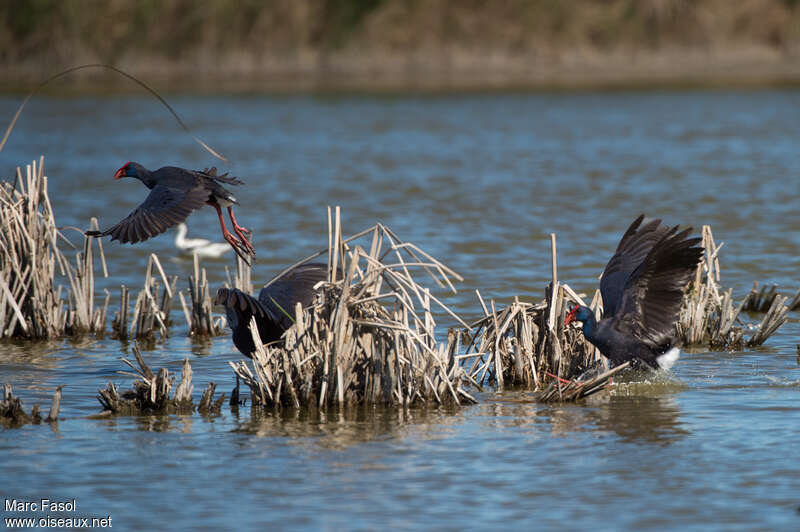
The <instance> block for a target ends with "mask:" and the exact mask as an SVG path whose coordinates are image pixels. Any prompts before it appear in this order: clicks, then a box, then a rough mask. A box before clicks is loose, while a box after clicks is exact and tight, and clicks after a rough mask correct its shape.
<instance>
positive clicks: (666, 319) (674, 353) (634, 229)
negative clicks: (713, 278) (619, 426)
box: [564, 215, 703, 368]
mask: <svg viewBox="0 0 800 532" xmlns="http://www.w3.org/2000/svg"><path fill="white" fill-rule="evenodd" d="M660 224H661V220H648V221H646V222H645V221H644V215H641V216H639V217H638V218H637V219H636V220H635V221H634V222H633V224H631V226H630V227H629V228H628V230H627V231H626V232H625V234H624V235H623V236H622V240H620V243H619V246H617V251H616V252H615V253H614V256H613V257H611V260H610V261H608V264H607V265H606V268H605V270H604V271H603V277H602V278H601V280H600V293H601V295H602V296H603V310H604V313H603V314H604V317H603V319H601V320H600V321H599V322H598V321H597V320H596V319H595V315H594V312H593V311H592V310H591V309H589V308H588V307H585V306H581V305H578V306H575V307H573V308H572V310H570V312H569V314H568V315H567V317H566V319H565V320H564V324H565V325H566V324H569V323H571V322H573V321H580V322H583V335H584V336H585V337H586V339H587V340H589V341H590V342H591V343H592V344H594V345H595V346H597V348H598V349H599V350H600V352H601V353H602V354H603V355H605V356H606V357H608V358H609V359H610V360H611V362H613V363H614V364H621V363H623V362H625V361H628V360H641V361H643V362H645V363H647V364H648V365H649V366H651V367H653V368H659V367H663V368H669V367H671V366H672V365H673V364H674V363H675V361H676V360H677V359H678V354H679V353H678V349H677V348H676V347H674V346H673V344H674V341H675V322H676V320H677V317H678V312H679V311H680V306H681V302H682V300H683V291H684V289H685V287H686V284H687V283H688V282H689V280H690V279H691V277H692V274H693V273H694V271H695V268H696V267H697V263H698V262H699V261H700V257H701V256H702V254H703V248H702V247H700V246H698V245H697V244H699V243H700V239H699V238H687V237H688V236H689V233H690V232H691V230H692V229H691V228H688V229H685V230H683V231H681V232H680V233H678V232H677V231H678V226H675V227H672V228H668V227H666V226H661V225H660Z"/></svg>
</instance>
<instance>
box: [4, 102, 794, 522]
mask: <svg viewBox="0 0 800 532" xmlns="http://www.w3.org/2000/svg"><path fill="white" fill-rule="evenodd" d="M168 99H169V101H170V102H171V103H172V105H173V106H174V107H175V108H176V110H177V111H178V112H179V113H180V114H181V115H182V116H183V118H184V119H185V121H186V122H187V123H188V124H189V125H190V126H191V127H192V129H193V132H194V133H195V134H197V135H198V136H199V137H200V138H202V139H204V140H205V141H207V142H208V143H210V144H211V145H212V146H213V147H214V148H215V149H217V150H219V151H221V152H222V153H223V154H225V155H226V156H227V157H228V158H229V159H230V161H231V163H230V164H218V166H220V167H221V168H222V169H224V170H226V171H230V172H231V173H232V174H234V175H237V176H240V177H241V178H242V179H243V180H244V181H246V185H245V186H241V187H237V188H236V189H235V190H234V193H235V194H236V195H237V197H238V199H239V201H240V203H241V207H240V208H239V209H238V217H239V219H240V220H241V221H242V222H244V223H245V224H246V225H248V226H252V227H253V228H254V229H255V237H254V243H255V245H256V248H257V249H258V252H259V260H258V262H257V264H256V265H255V267H254V271H253V280H254V282H255V283H256V284H257V285H258V284H262V283H263V282H265V281H267V280H268V279H269V278H270V277H271V276H272V275H273V274H275V273H277V272H278V271H280V270H281V269H282V268H283V267H284V266H286V265H288V264H291V263H293V262H295V261H296V260H298V259H300V258H302V257H304V256H306V255H308V254H310V253H312V252H314V251H316V250H318V249H320V248H323V247H326V246H327V220H326V206H328V205H341V206H342V213H343V214H342V215H343V224H344V230H345V233H354V232H356V231H358V230H361V229H364V228H366V227H368V226H370V225H372V224H374V223H375V222H376V221H381V222H383V223H384V224H386V225H388V226H389V227H391V228H392V229H393V230H394V231H395V232H396V233H397V234H398V235H399V236H400V237H401V238H404V239H406V240H410V241H413V242H414V243H415V244H417V245H419V246H420V247H422V248H423V249H425V250H426V251H428V252H429V253H431V254H432V255H434V256H436V257H437V258H440V259H441V260H443V261H444V262H445V263H446V264H448V265H449V266H451V267H452V268H453V269H454V270H456V271H458V272H459V273H461V274H462V275H463V276H464V278H465V280H464V282H463V283H461V284H460V285H459V286H458V289H459V291H458V293H457V294H455V295H453V294H447V293H445V292H440V293H438V295H441V296H442V297H444V298H445V300H446V302H447V303H448V304H449V305H450V306H451V307H452V308H453V309H454V310H456V311H457V312H458V313H460V314H461V315H462V316H464V317H465V318H466V319H468V320H469V319H473V318H475V317H477V316H478V315H479V312H480V310H479V309H480V306H479V304H478V302H477V300H476V297H475V295H474V290H475V289H476V288H478V289H480V291H481V293H482V294H483V296H484V297H485V298H494V299H495V300H496V301H497V302H498V304H502V303H507V302H509V301H511V300H512V299H513V297H514V296H515V295H519V296H520V297H522V298H529V299H531V300H533V299H538V298H540V297H541V296H542V294H543V290H544V287H545V285H546V284H547V281H548V279H549V277H550V254H549V250H550V243H549V238H548V235H549V233H551V232H555V233H556V234H557V235H558V259H559V278H560V279H561V280H563V281H566V282H568V283H569V284H570V285H571V286H572V287H573V288H576V289H578V290H580V291H583V292H586V293H590V292H591V291H593V290H594V288H595V286H596V284H597V277H598V275H599V273H600V272H601V271H602V268H603V265H604V264H605V262H606V261H607V259H608V258H609V257H610V255H611V253H612V252H613V250H614V248H615V246H616V244H617V242H618V239H619V237H620V235H621V234H622V232H623V231H624V230H625V229H626V228H627V226H628V225H629V224H630V222H631V221H632V220H633V219H634V218H635V217H636V216H637V215H638V214H639V213H640V212H646V213H647V214H648V215H650V216H658V217H662V218H664V219H665V220H666V221H667V222H668V223H681V224H691V225H693V226H694V227H696V228H699V227H700V226H702V225H703V224H710V225H711V226H712V229H713V231H714V235H715V237H716V239H717V241H722V242H725V245H724V247H723V248H722V250H721V252H720V260H721V266H722V283H723V284H724V285H725V286H727V287H731V288H733V289H734V294H735V296H736V298H737V299H740V298H741V297H742V296H744V294H745V293H746V292H747V291H748V290H749V288H750V285H751V283H752V281H754V280H758V281H760V282H762V283H763V282H770V283H771V282H775V283H778V284H779V285H780V287H781V288H782V289H784V292H785V293H787V294H788V293H789V292H791V293H794V291H796V290H797V289H798V287H800V279H799V278H798V276H799V275H800V273H798V272H799V271H800V268H798V266H800V259H798V250H799V249H800V233H798V230H797V229H798V224H799V223H800V214H798V212H800V189H799V187H800V185H798V177H800V151H798V139H800V91H797V90H758V91H698V92H693V91H665V92H661V91H632V92H572V93H547V92H538V93H485V94H484V93H481V94H437V95H362V94H358V95H350V94H334V95H301V96H230V95H228V96H197V95H183V94H172V95H169V96H168ZM20 100H21V96H3V97H0V119H2V122H3V124H5V123H7V121H8V120H10V119H11V117H12V115H13V112H14V110H15V108H16V105H17V104H18V103H19V101H20ZM40 154H44V155H45V157H46V159H45V170H46V172H45V173H46V174H47V175H48V176H49V186H50V198H51V200H52V202H53V207H54V209H55V212H56V217H57V221H58V223H59V224H61V225H63V226H76V227H81V228H86V227H87V225H88V220H89V218H90V217H92V216H96V217H98V218H99V219H100V223H101V225H103V226H108V225H110V224H111V223H113V222H116V221H118V220H119V219H121V218H122V217H123V216H125V215H127V214H128V212H130V211H131V210H132V209H133V208H134V207H135V206H136V205H138V203H139V202H140V201H142V200H143V198H144V197H145V196H146V192H147V191H146V189H145V188H144V187H143V186H142V185H141V183H139V182H138V181H135V180H119V181H114V180H113V179H112V176H113V175H114V172H115V170H116V169H117V168H119V167H120V166H122V165H123V164H124V163H125V162H126V161H128V160H135V161H138V162H140V163H142V164H144V165H145V166H147V167H151V168H157V167H159V166H165V165H178V166H184V167H193V168H202V167H204V166H209V165H212V164H215V161H214V160H213V159H212V158H211V157H210V156H209V155H208V154H207V153H206V152H204V151H203V150H202V148H200V147H199V146H198V145H197V144H195V143H194V142H193V140H192V139H191V137H190V136H188V135H186V134H185V133H183V132H182V131H181V130H180V129H179V127H178V126H177V125H176V123H175V122H174V120H173V119H172V117H171V116H170V115H169V114H168V113H167V112H166V111H165V110H164V108H163V107H161V106H160V105H159V104H158V103H157V102H155V101H154V100H153V99H151V98H149V97H140V96H131V95H110V96H96V95H94V96H86V97H63V98H59V97H53V96H41V97H36V98H34V99H33V100H31V102H30V103H29V105H28V107H27V108H26V110H25V112H24V113H23V115H22V117H21V118H20V120H19V122H18V123H17V126H16V129H15V130H14V132H13V133H12V136H11V137H10V139H9V141H8V144H7V145H6V147H5V149H4V150H3V151H2V152H0V173H1V174H2V177H3V178H6V177H9V176H11V175H12V172H13V170H14V168H15V167H16V166H17V165H22V164H24V163H26V162H29V161H30V160H31V159H34V158H38V157H39V155H40ZM190 233H191V235H194V236H203V237H211V238H216V239H219V227H218V225H217V221H216V217H215V214H214V212H213V210H212V209H204V210H203V211H200V212H198V213H196V214H194V215H192V217H191V218H190ZM65 234H66V235H67V236H68V237H70V238H72V239H73V240H75V241H77V240H78V233H76V232H74V231H71V230H69V229H65ZM105 252H106V257H107V260H108V263H109V266H110V270H111V276H110V277H109V278H108V279H105V278H102V277H100V278H98V279H97V287H98V293H100V294H102V290H103V289H105V288H107V289H109V290H110V291H111V292H112V294H113V296H114V297H113V298H112V313H113V310H114V306H115V305H117V302H116V300H117V293H118V287H119V285H120V284H122V283H124V284H127V285H128V286H133V287H138V286H140V285H141V283H142V278H143V272H144V266H145V263H146V260H147V256H148V254H150V253H152V252H155V253H157V254H158V255H159V257H160V258H161V259H162V262H163V264H164V265H165V269H166V270H167V273H168V274H175V275H180V276H181V280H180V281H179V286H180V287H181V288H184V289H185V288H186V286H187V281H186V277H187V275H188V274H189V271H190V263H189V262H188V261H185V260H181V259H178V258H177V256H176V253H175V250H174V248H173V245H172V234H167V235H163V236H161V237H158V238H155V239H152V240H150V241H147V242H145V243H143V244H140V245H137V246H135V247H132V246H127V245H125V246H122V245H119V244H118V243H116V242H115V243H111V244H109V243H108V242H106V245H105ZM232 263H233V261H232V258H231V256H230V255H229V256H228V257H227V258H225V259H223V260H218V261H205V263H204V265H205V266H206V268H207V269H208V274H209V277H210V280H211V287H212V289H216V287H217V286H219V285H221V283H222V282H223V281H224V280H225V277H226V274H225V266H226V265H231V264H232ZM175 316H176V324H175V325H174V326H173V327H172V329H171V336H170V337H169V338H168V339H167V340H166V341H164V342H162V343H159V344H157V345H156V346H155V348H154V349H152V350H147V351H146V352H145V357H146V359H147V360H148V361H149V362H150V363H151V366H153V367H161V366H166V367H168V368H170V369H171V370H175V371H178V370H179V368H180V365H181V361H182V360H183V359H184V358H185V357H189V358H190V360H191V362H192V366H193V369H194V379H195V390H196V392H195V393H199V390H200V389H201V388H202V387H204V386H205V384H206V383H207V382H208V381H214V382H216V383H217V384H218V385H219V386H220V389H221V390H223V391H226V392H229V391H230V389H231V388H232V387H233V384H234V379H233V377H232V373H231V371H230V368H229V367H228V364H227V362H228V361H229V360H237V359H239V357H240V355H239V354H238V352H236V351H235V349H234V348H233V345H232V343H231V340H230V337H229V336H222V337H218V338H214V339H212V340H210V341H203V340H195V339H191V338H189V337H187V328H186V325H185V323H183V318H182V313H181V312H179V309H177V308H176V309H175ZM758 318H759V317H758V316H753V317H750V319H751V320H756V319H758ZM438 321H439V323H440V324H441V325H451V324H452V323H451V321H452V320H450V319H449V318H448V317H447V316H446V315H441V316H440V317H439V318H438ZM798 333H800V326H798V314H797V313H791V314H790V319H789V322H788V323H787V324H786V325H785V326H784V327H783V328H782V329H781V330H780V331H779V332H778V333H777V334H775V335H774V336H773V337H772V338H770V339H769V341H768V342H767V343H766V344H765V346H764V347H762V348H759V349H748V350H745V351H741V352H721V353H720V352H708V351H707V350H705V349H702V348H700V349H693V350H691V352H688V353H684V354H683V356H682V358H681V359H680V361H679V362H678V364H677V365H676V366H675V368H674V369H673V374H672V375H671V376H669V377H667V378H659V379H658V380H657V381H656V382H643V383H635V384H628V385H625V386H620V387H619V388H618V390H617V391H616V393H615V394H613V395H610V396H604V397H602V398H600V399H598V400H595V401H591V402H588V403H586V404H567V405H540V404H537V403H535V402H534V401H533V398H532V395H531V394H530V393H526V392H524V391H502V392H492V391H486V392H484V393H482V394H479V398H480V404H478V405H476V406H468V407H465V408H461V409H411V410H405V411H403V410H383V409H360V410H355V411H346V412H344V413H332V414H328V415H326V416H320V415H314V414H308V413H302V412H301V413H297V412H284V413H282V414H269V415H266V416H263V417H251V415H250V410H249V407H243V408H242V409H240V410H239V412H238V413H233V412H231V411H230V410H229V409H228V408H227V407H225V408H224V409H223V413H222V414H221V415H220V416H218V417H213V418H208V417H203V416H200V415H199V414H195V415H191V416H169V417H117V418H113V419H106V420H95V419H89V418H88V416H91V415H92V414H96V413H98V412H99V410H100V407H99V404H98V403H97V401H96V399H95V395H96V392H97V390H98V389H99V388H102V387H104V386H105V384H106V383H107V382H108V381H109V380H113V381H114V382H115V383H117V385H118V386H121V387H125V388H127V387H128V386H129V385H130V382H131V378H130V377H128V376H124V375H119V374H118V373H117V372H118V371H119V370H121V369H123V368H124V366H123V365H122V363H121V362H120V360H119V357H120V356H124V355H129V354H130V351H129V346H127V345H123V344H121V343H120V342H118V341H116V340H112V339H109V338H105V339H84V340H66V341H58V342H49V343H33V344H32V343H3V344H0V382H10V383H12V384H13V386H14V391H15V393H17V394H18V395H19V396H21V398H22V400H23V402H24V404H25V405H26V407H27V408H30V407H31V406H32V405H33V403H36V402H39V403H42V404H43V405H44V406H45V408H46V406H47V405H48V404H49V400H50V399H49V398H50V396H51V394H52V391H53V389H54V388H55V386H57V385H59V384H68V386H67V387H66V388H65V389H64V396H63V402H62V406H63V409H62V419H61V420H60V421H59V422H58V424H57V425H53V426H48V425H40V426H33V425H27V426H25V427H23V428H20V429H0V470H2V474H1V475H0V476H2V482H0V493H1V494H2V498H4V499H6V500H11V499H17V500H18V501H37V502H38V501H39V500H40V499H42V498H47V499H51V500H70V501H71V500H73V499H74V500H75V502H76V504H77V508H76V509H75V510H74V511H72V512H49V513H48V512H42V511H38V512H32V513H31V512H29V513H24V512H13V511H5V512H4V517H24V516H29V517H34V518H41V517H46V516H47V515H51V517H87V516H88V517H107V516H110V517H111V518H112V525H113V527H114V528H120V529H123V530H147V529H164V528H170V529H191V530H220V529H231V528H245V529H246V528H256V527H258V528H266V529H283V528H312V529H329V530H341V529H359V530H360V529H368V530H369V529H384V528H390V527H391V528H400V529H410V528H434V529H486V528H490V527H497V526H510V527H514V526H524V527H526V528H541V529H567V530H572V529H585V528H592V529H609V530H620V529H627V530H661V529H678V528H680V529H681V530H684V529H703V530H708V529H719V530H752V529H783V530H797V529H798V528H800V465H798V460H797V451H798V445H799V443H798V442H800V428H799V427H800V371H798V358H797V352H796V346H797V344H798Z"/></svg>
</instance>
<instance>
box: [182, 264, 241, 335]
mask: <svg viewBox="0 0 800 532" xmlns="http://www.w3.org/2000/svg"><path fill="white" fill-rule="evenodd" d="M193 259H194V275H190V276H189V298H190V302H191V304H192V306H191V312H190V310H189V308H188V307H187V305H186V299H185V298H184V297H183V293H179V294H178V295H179V297H180V300H181V306H182V307H183V313H184V316H185V317H186V322H187V324H188V325H189V334H190V335H192V336H219V335H221V334H223V332H224V331H225V325H226V324H227V321H226V319H225V317H224V316H217V317H216V318H215V317H214V316H213V315H212V314H211V308H212V307H213V303H212V301H211V294H210V292H209V289H208V279H207V278H206V269H205V268H202V269H201V268H200V259H199V258H198V257H197V254H195V255H194V257H193ZM239 261H242V259H241V258H238V259H237V264H238V262H239ZM242 262H243V261H242ZM237 268H238V266H237ZM247 268H248V270H247V273H241V272H243V271H244V270H241V269H240V270H238V272H237V273H241V277H240V276H239V275H237V278H240V279H245V278H247V279H249V276H250V274H249V265H248V266H247Z"/></svg>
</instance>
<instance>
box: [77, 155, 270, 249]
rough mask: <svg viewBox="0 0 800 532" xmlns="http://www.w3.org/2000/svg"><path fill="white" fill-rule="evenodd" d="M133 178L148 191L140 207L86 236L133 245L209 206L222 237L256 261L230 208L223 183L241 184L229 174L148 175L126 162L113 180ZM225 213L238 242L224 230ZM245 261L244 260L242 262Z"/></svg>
mask: <svg viewBox="0 0 800 532" xmlns="http://www.w3.org/2000/svg"><path fill="white" fill-rule="evenodd" d="M121 177H135V178H136V179H138V180H140V181H141V182H142V183H144V185H145V186H146V187H147V188H149V189H150V194H149V195H148V196H147V198H145V200H144V202H142V204H141V205H139V206H138V207H136V209H135V210H134V211H133V212H132V213H130V214H129V215H128V217H127V218H125V219H124V220H122V221H121V222H119V223H118V224H116V225H114V226H112V227H110V228H108V229H106V230H104V231H87V232H86V234H87V235H88V236H97V237H103V236H106V235H111V240H119V241H120V242H122V243H123V244H124V243H127V242H130V243H131V244H135V243H137V242H142V241H144V240H147V239H148V238H152V237H154V236H156V235H160V234H161V233H163V232H164V231H166V230H167V229H169V228H170V227H172V226H174V225H177V224H179V223H180V222H183V221H184V220H186V218H187V217H188V216H189V214H191V212H192V211H194V210H195V209H199V208H201V207H202V206H203V205H211V206H212V207H214V208H215V209H216V210H217V215H218V216H219V223H220V226H221V227H222V236H223V237H225V240H227V241H228V243H229V244H230V245H231V247H232V248H233V249H234V251H236V253H237V254H238V255H239V256H240V257H242V258H243V259H245V255H249V256H251V257H255V255H256V251H255V249H254V248H253V246H252V245H251V244H250V241H249V240H248V239H247V236H246V235H247V234H249V233H250V231H248V230H247V229H245V228H244V227H242V226H240V225H239V224H238V223H237V222H236V217H235V216H234V214H233V205H236V204H238V202H237V201H236V198H235V197H234V196H233V194H231V193H230V192H229V191H228V190H226V189H225V187H223V186H222V183H226V184H230V185H241V184H242V183H243V182H242V181H240V180H238V179H236V178H235V177H228V174H222V175H217V169H216V168H206V169H205V170H202V171H200V170H186V169H184V168H178V167H177V166H165V167H163V168H159V169H158V170H154V171H152V172H151V171H150V170H148V169H147V168H145V167H144V166H142V165H141V164H139V163H135V162H129V163H126V164H125V166H123V167H122V168H120V169H119V170H117V173H116V174H114V179H119V178H121ZM223 207H225V208H227V209H228V215H229V216H230V219H231V223H232V224H233V230H234V232H235V233H236V235H238V238H237V237H236V236H234V235H232V234H231V233H230V232H229V231H228V229H227V228H226V227H225V220H224V219H223V217H222V208H223ZM245 260H246V259H245Z"/></svg>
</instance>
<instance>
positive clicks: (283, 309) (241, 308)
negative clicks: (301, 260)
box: [214, 263, 328, 358]
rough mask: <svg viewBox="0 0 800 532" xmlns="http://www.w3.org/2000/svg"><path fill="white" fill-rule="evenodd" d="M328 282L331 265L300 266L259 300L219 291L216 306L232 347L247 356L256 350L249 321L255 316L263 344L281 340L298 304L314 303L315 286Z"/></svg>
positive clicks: (264, 290) (232, 290) (233, 290)
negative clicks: (221, 312)
mask: <svg viewBox="0 0 800 532" xmlns="http://www.w3.org/2000/svg"><path fill="white" fill-rule="evenodd" d="M327 279H328V266H327V265H326V264H322V263H309V264H301V265H299V266H296V267H295V268H292V269H291V270H289V271H288V272H286V273H285V274H283V275H282V276H280V277H279V278H278V279H276V280H274V281H272V282H271V283H270V284H269V285H268V286H266V287H264V288H262V289H261V292H260V293H259V294H258V299H256V298H254V297H252V296H250V295H248V294H245V293H244V292H242V291H241V290H238V289H236V288H220V289H219V290H218V291H217V297H216V298H214V304H216V305H223V306H224V307H225V313H226V314H227V315H228V325H230V328H231V330H232V331H233V344H234V345H235V346H236V348H237V349H238V350H239V351H241V352H242V354H243V355H245V356H246V357H250V358H252V354H253V351H255V344H254V343H253V337H252V335H251V334H250V319H251V318H252V317H253V316H255V318H256V324H257V326H258V334H259V336H261V341H262V342H263V343H265V344H266V343H269V342H274V341H276V340H279V339H280V338H281V336H282V335H283V333H284V331H286V329H288V328H289V327H291V325H292V323H293V320H294V309H295V306H296V305H297V303H300V305H301V306H303V307H306V306H308V305H310V304H312V303H313V302H314V295H315V293H316V292H315V291H314V286H315V285H316V284H317V283H318V282H320V281H325V280H327Z"/></svg>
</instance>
